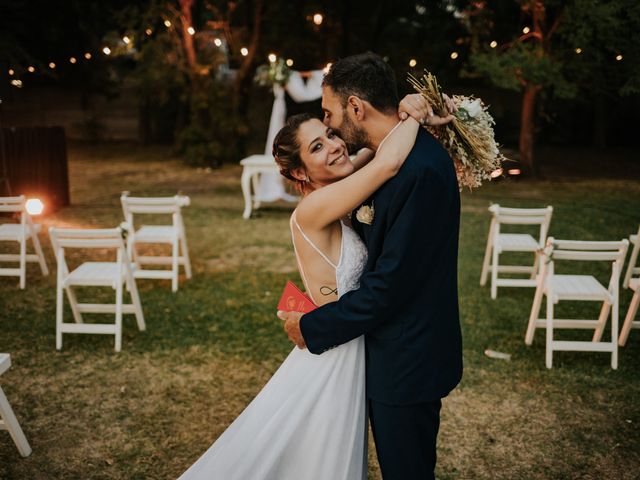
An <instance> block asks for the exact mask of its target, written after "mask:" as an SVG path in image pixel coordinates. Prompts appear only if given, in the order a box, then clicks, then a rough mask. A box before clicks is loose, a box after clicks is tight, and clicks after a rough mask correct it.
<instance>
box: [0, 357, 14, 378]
mask: <svg viewBox="0 0 640 480" xmlns="http://www.w3.org/2000/svg"><path fill="white" fill-rule="evenodd" d="M10 366H11V355H9V354H8V353H0V375H2V374H3V373H4V372H6V371H7V370H9V367H10Z"/></svg>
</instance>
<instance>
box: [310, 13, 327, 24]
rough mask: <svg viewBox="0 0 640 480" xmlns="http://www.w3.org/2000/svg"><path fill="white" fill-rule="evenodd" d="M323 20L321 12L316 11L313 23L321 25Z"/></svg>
mask: <svg viewBox="0 0 640 480" xmlns="http://www.w3.org/2000/svg"><path fill="white" fill-rule="evenodd" d="M323 20H324V17H323V16H322V14H321V13H316V14H315V15H314V16H313V23H315V24H316V25H322V21H323Z"/></svg>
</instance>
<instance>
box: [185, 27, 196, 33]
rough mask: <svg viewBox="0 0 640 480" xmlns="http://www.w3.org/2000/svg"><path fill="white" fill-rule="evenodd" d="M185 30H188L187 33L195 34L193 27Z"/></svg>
mask: <svg viewBox="0 0 640 480" xmlns="http://www.w3.org/2000/svg"><path fill="white" fill-rule="evenodd" d="M187 32H189V35H195V33H196V29H195V28H193V27H189V28H187Z"/></svg>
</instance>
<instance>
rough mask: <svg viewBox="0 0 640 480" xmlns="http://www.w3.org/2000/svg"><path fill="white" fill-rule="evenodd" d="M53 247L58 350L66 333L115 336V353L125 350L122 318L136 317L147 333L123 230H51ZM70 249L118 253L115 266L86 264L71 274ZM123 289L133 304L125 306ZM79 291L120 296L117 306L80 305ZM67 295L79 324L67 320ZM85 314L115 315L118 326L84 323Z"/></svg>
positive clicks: (99, 304) (116, 299)
mask: <svg viewBox="0 0 640 480" xmlns="http://www.w3.org/2000/svg"><path fill="white" fill-rule="evenodd" d="M49 234H50V236H51V243H52V244H53V249H54V252H55V254H56V260H57V264H58V281H57V289H56V349H58V350H60V349H61V348H62V334H63V333H90V334H104V335H115V350H116V352H119V351H120V349H121V346H122V315H123V314H125V313H132V314H135V316H136V321H137V323H138V329H139V330H141V331H142V330H145V328H146V327H145V323H144V315H143V314H142V305H141V304H140V297H139V295H138V289H137V287H136V282H135V279H134V277H133V271H132V268H131V263H130V262H129V258H128V256H127V253H126V249H125V246H124V240H123V239H122V230H121V229H119V228H109V229H63V228H53V227H52V228H50V229H49ZM66 249H102V250H103V251H104V250H105V249H106V250H115V253H116V261H115V262H84V263H82V264H81V265H80V266H79V267H77V268H76V269H75V270H73V271H69V267H68V266H67V262H66V259H65V250H66ZM123 285H126V288H127V291H129V293H130V295H131V303H130V304H124V303H123V295H124V294H123ZM76 287H111V288H113V289H114V290H115V292H116V298H115V303H107V304H103V303H78V299H77V297H76V292H75V288H76ZM63 291H65V292H66V293H67V298H68V300H69V304H70V306H71V311H72V313H73V318H74V320H75V323H66V322H64V320H63V306H64V305H63V304H64V300H63ZM83 313H115V323H113V324H108V323H102V324H96V323H84V321H83V318H82V314H83Z"/></svg>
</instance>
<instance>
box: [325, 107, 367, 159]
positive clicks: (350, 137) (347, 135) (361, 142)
mask: <svg viewBox="0 0 640 480" xmlns="http://www.w3.org/2000/svg"><path fill="white" fill-rule="evenodd" d="M342 118H343V119H344V120H343V121H342V125H340V128H339V129H335V128H334V129H333V131H334V133H335V134H336V135H338V136H339V137H340V138H341V139H342V140H344V143H345V144H346V145H347V151H348V152H349V154H355V153H357V152H359V151H360V150H361V149H363V148H370V146H371V140H370V139H369V135H367V132H365V131H364V129H362V128H359V127H358V126H357V125H356V124H355V123H353V121H352V120H351V119H350V118H349V116H348V115H347V112H346V110H345V111H344V112H343V116H342Z"/></svg>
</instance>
